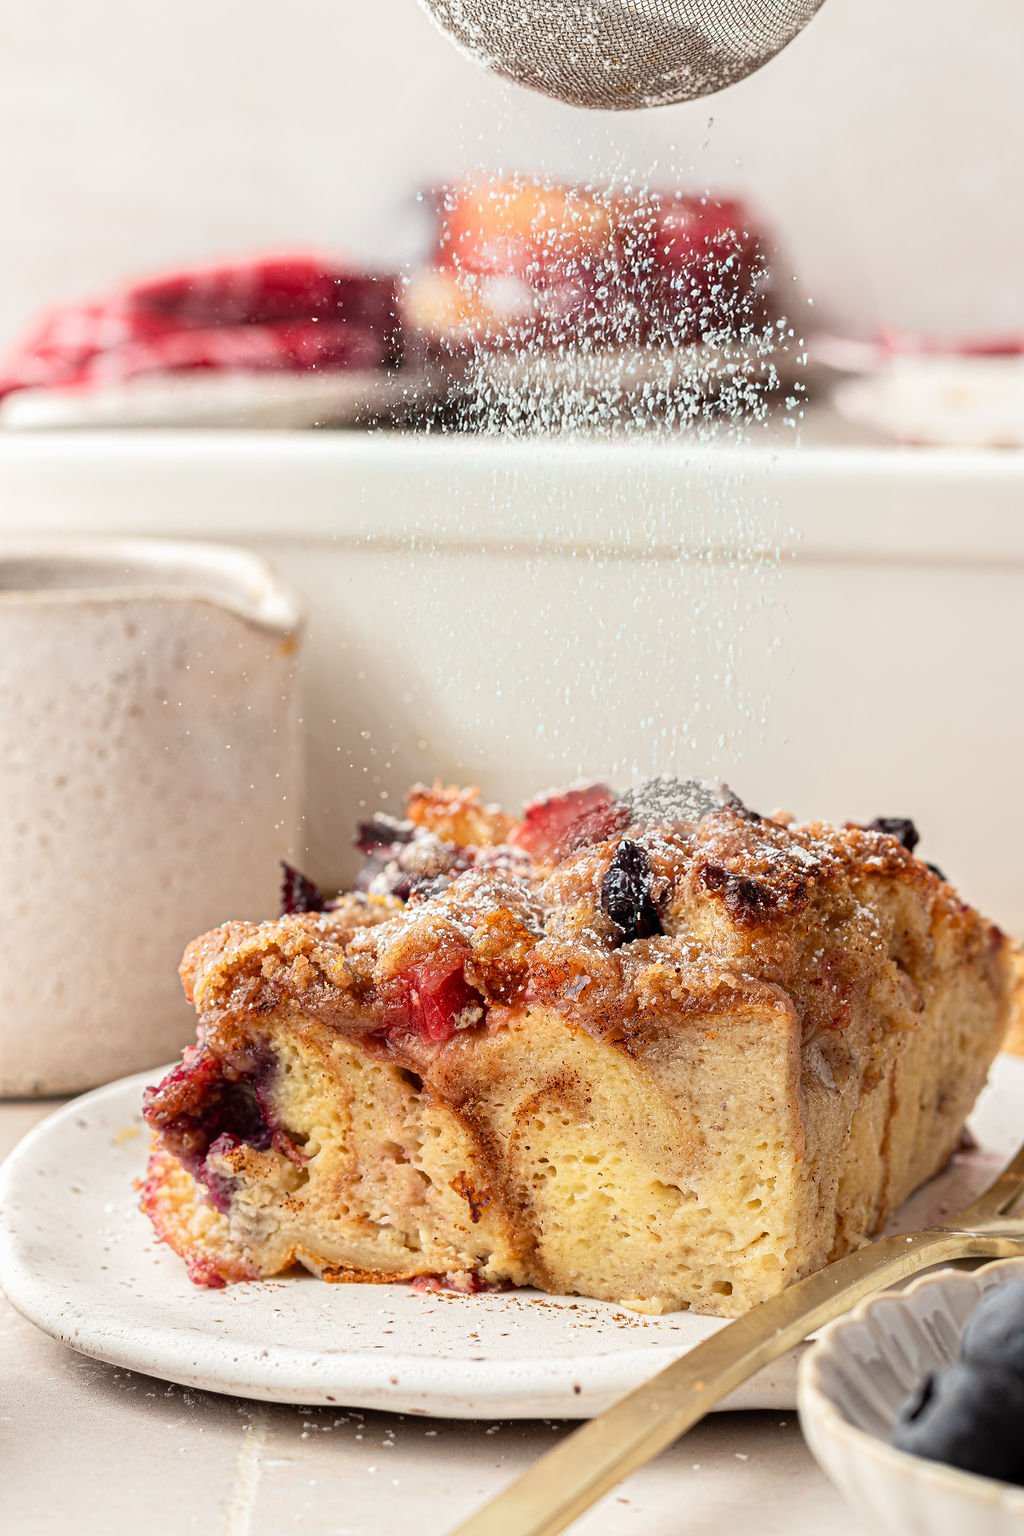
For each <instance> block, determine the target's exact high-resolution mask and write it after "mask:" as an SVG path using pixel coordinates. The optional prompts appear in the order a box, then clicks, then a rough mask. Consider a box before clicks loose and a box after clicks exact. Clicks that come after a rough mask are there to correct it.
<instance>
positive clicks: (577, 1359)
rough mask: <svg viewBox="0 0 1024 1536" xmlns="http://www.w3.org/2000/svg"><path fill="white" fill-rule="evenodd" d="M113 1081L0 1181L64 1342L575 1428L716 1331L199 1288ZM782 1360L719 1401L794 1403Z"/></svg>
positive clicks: (995, 1106)
mask: <svg viewBox="0 0 1024 1536" xmlns="http://www.w3.org/2000/svg"><path fill="white" fill-rule="evenodd" d="M155 1077H156V1074H155V1073H146V1074H144V1075H142V1076H140V1077H134V1078H128V1079H125V1081H123V1082H120V1083H113V1084H111V1085H110V1086H109V1087H107V1088H100V1089H98V1090H97V1091H96V1092H95V1093H90V1094H87V1095H86V1096H85V1097H84V1098H81V1099H77V1100H75V1102H74V1103H72V1104H69V1105H67V1106H66V1107H65V1108H63V1109H61V1110H59V1111H58V1112H57V1113H56V1114H54V1115H51V1116H50V1118H49V1119H47V1120H44V1121H43V1122H42V1123H41V1124H40V1125H38V1126H37V1127H36V1128H35V1130H33V1131H32V1132H30V1133H29V1135H28V1136H27V1137H26V1138H25V1139H24V1141H22V1142H21V1143H20V1145H19V1146H18V1147H17V1148H16V1149H15V1151H14V1152H13V1153H12V1154H11V1156H10V1157H9V1158H8V1159H7V1162H6V1163H5V1164H4V1166H3V1169H2V1170H0V1283H2V1284H3V1287H4V1289H5V1290H6V1292H7V1295H8V1296H9V1298H10V1300H11V1301H12V1302H13V1304H14V1306H15V1307H17V1308H18V1310H19V1311H20V1312H22V1313H24V1315H25V1316H26V1317H27V1318H29V1319H30V1321H32V1322H33V1323H36V1324H37V1325H38V1326H39V1327H40V1328H42V1329H44V1330H45V1331H46V1332H47V1333H50V1334H52V1335H53V1336H54V1337H55V1338H57V1339H60V1340H62V1341H63V1342H64V1343H66V1344H69V1345H71V1347H72V1348H74V1349H78V1350H81V1351H82V1352H83V1353H84V1354H87V1355H92V1356H94V1357H95V1358H97V1359H100V1360H107V1361H109V1362H110V1363H111V1364H113V1365H119V1366H124V1367H127V1368H129V1369H131V1370H136V1371H144V1372H146V1373H148V1374H149V1375H151V1376H161V1377H164V1378H166V1379H168V1380H170V1381H176V1382H180V1383H181V1384H182V1385H185V1386H192V1387H202V1388H206V1389H207V1390H209V1391H214V1392H227V1393H234V1394H237V1395H239V1396H242V1397H254V1398H266V1399H269V1400H270V1401H272V1402H283V1403H303V1404H310V1405H313V1404H325V1403H336V1404H339V1405H344V1406H346V1407H350V1408H382V1409H386V1410H388V1411H390V1412H394V1413H420V1414H434V1415H438V1416H441V1417H447V1418H501V1419H514V1418H537V1417H540V1418H545V1417H551V1418H586V1417H589V1416H590V1415H591V1414H595V1413H599V1412H600V1411H601V1410H602V1409H604V1408H606V1407H608V1405H609V1404H610V1403H612V1402H613V1401H614V1400H615V1399H616V1398H618V1397H620V1396H621V1395H622V1394H623V1393H624V1392H627V1391H629V1390H630V1389H631V1388H632V1387H635V1386H637V1385H639V1384H640V1383H641V1382H642V1381H644V1380H646V1378H647V1377H648V1376H650V1375H652V1374H653V1373H654V1371H656V1370H658V1369H659V1368H660V1367H661V1366H663V1365H667V1364H668V1362H669V1361H670V1360H672V1359H674V1358H675V1357H676V1356H678V1355H680V1354H682V1353H684V1352H685V1351H686V1350H687V1349H688V1348H691V1347H692V1346H693V1345H694V1344H696V1343H698V1342H699V1341H700V1340H701V1339H703V1338H706V1337H707V1336H708V1334H710V1333H712V1332H714V1331H715V1330H716V1329H717V1328H719V1327H721V1324H720V1323H719V1322H717V1321H716V1320H715V1319H713V1318H705V1317H693V1316H690V1315H689V1314H688V1313H674V1314H672V1315H670V1316H668V1317H660V1318H645V1317H637V1316H636V1315H634V1314H633V1313H630V1312H626V1311H623V1310H622V1309H621V1308H619V1307H615V1306H610V1305H606V1304H604V1303H600V1302H588V1301H581V1300H579V1299H577V1298H573V1297H551V1296H541V1295H539V1294H537V1293H534V1292H510V1293H507V1294H498V1295H495V1294H483V1295H479V1296H454V1295H446V1294H435V1295H423V1294H420V1293H418V1292H416V1291H413V1290H411V1289H409V1288H408V1287H406V1286H401V1285H395V1286H373V1285H324V1284H322V1283H321V1282H320V1281H318V1280H314V1279H311V1278H309V1277H307V1276H305V1275H302V1274H295V1275H289V1276H288V1277H287V1278H284V1279H280V1280H269V1281H263V1282H260V1283H256V1282H253V1283H245V1284H242V1285H236V1286H230V1287H229V1288H228V1289H227V1290H222V1291H206V1290H200V1289H197V1288H196V1287H194V1286H193V1285H192V1284H191V1283H190V1281H189V1280H188V1279H187V1278H186V1275H185V1269H184V1266H183V1265H182V1263H181V1261H180V1260H179V1259H178V1258H177V1257H176V1256H175V1255H174V1254H173V1253H171V1252H170V1251H169V1250H168V1249H166V1248H164V1247H162V1246H161V1245H160V1244H158V1243H157V1242H156V1241H155V1240H154V1238H153V1234H152V1231H151V1229H150V1226H149V1223H148V1221H146V1219H145V1218H144V1217H143V1216H142V1215H141V1214H140V1212H139V1211H138V1210H137V1209H136V1202H135V1196H134V1193H133V1188H132V1183H133V1180H135V1179H137V1178H139V1177H140V1176H141V1174H142V1172H143V1169H144V1167H145V1160H146V1149H147V1137H146V1135H145V1133H144V1130H143V1126H142V1121H141V1117H140V1115H139V1102H140V1099H141V1095H142V1088H143V1086H144V1084H145V1083H147V1082H151V1081H154V1080H155ZM1022 1123H1024V1060H1017V1059H1015V1058H1013V1057H1009V1056H1001V1057H1000V1058H999V1060H998V1062H997V1063H996V1067H995V1070H994V1072H993V1077H992V1082H991V1085H990V1086H989V1088H988V1089H987V1090H986V1092H985V1094H984V1096H983V1098H982V1100H981V1102H980V1103H979V1106H978V1111H977V1113H976V1115H975V1116H974V1119H973V1122H972V1125H973V1129H974V1133H975V1136H976V1137H977V1140H978V1142H979V1150H978V1151H975V1152H971V1153H967V1154H963V1155H961V1156H959V1157H958V1158H957V1159H956V1160H955V1162H954V1164H953V1165H952V1166H951V1167H950V1169H949V1170H948V1171H947V1172H946V1173H944V1174H943V1175H942V1176H941V1177H940V1178H938V1179H935V1180H933V1182H932V1183H931V1184H930V1185H929V1186H928V1187H927V1189H926V1190H924V1191H922V1192H921V1193H919V1194H918V1195H916V1196H915V1197H914V1199H913V1200H912V1201H910V1202H908V1204H907V1205H906V1206H905V1207H904V1208H903V1210H902V1211H901V1212H900V1217H899V1222H898V1226H900V1227H903V1228H904V1229H906V1228H909V1227H911V1226H919V1225H923V1224H926V1223H927V1222H928V1221H929V1220H935V1219H937V1217H938V1215H939V1214H940V1213H943V1214H944V1213H947V1212H949V1211H952V1210H953V1209H955V1208H956V1207H957V1206H959V1205H962V1204H963V1203H964V1202H965V1201H966V1200H967V1199H968V1198H969V1197H970V1196H971V1195H973V1193H974V1192H976V1191H977V1190H978V1189H979V1188H980V1187H981V1186H982V1185H984V1184H985V1183H987V1181H988V1180H989V1178H990V1177H991V1176H992V1175H993V1173H994V1172H995V1171H996V1169H997V1168H998V1166H999V1165H1000V1164H1001V1162H1002V1161H1003V1160H1004V1159H1005V1157H1007V1156H1008V1155H1009V1154H1010V1152H1011V1151H1012V1150H1013V1149H1014V1148H1015V1146H1016V1144H1017V1138H1018V1137H1019V1134H1020V1125H1021V1124H1022ZM795 1402H796V1354H795V1353H794V1354H793V1355H791V1356H790V1357H789V1358H788V1359H787V1360H785V1361H781V1362H779V1363H778V1364H777V1365H775V1366H773V1367H772V1368H770V1369H769V1370H768V1371H765V1372H762V1373H761V1375H760V1376H758V1377H756V1378H754V1380H752V1381H751V1382H749V1383H747V1384H746V1386H744V1387H743V1388H741V1389H740V1390H739V1391H738V1392H737V1393H735V1394H734V1395H733V1397H731V1398H730V1399H728V1400H727V1403H726V1405H725V1406H727V1407H733V1408H790V1407H792V1406H793V1405H794V1404H795Z"/></svg>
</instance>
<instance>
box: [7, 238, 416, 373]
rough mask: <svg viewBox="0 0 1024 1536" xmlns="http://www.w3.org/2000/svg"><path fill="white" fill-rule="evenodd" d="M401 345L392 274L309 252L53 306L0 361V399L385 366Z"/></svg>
mask: <svg viewBox="0 0 1024 1536" xmlns="http://www.w3.org/2000/svg"><path fill="white" fill-rule="evenodd" d="M399 345H400V337H399V325H398V285H397V282H396V280H395V279H394V278H393V277H390V276H386V275H382V276H375V275H371V274H367V273H358V272H352V271H349V270H347V269H345V268H341V267H336V266H333V265H331V264H330V263H328V262H325V261H323V260H320V259H318V258H316V257H309V256H282V257H270V258H265V259H262V260H257V261H249V262H239V263H234V264H230V265H222V266H217V267H210V268H206V269H203V270H199V271H194V272H179V273H173V274H171V275H169V276H167V277H162V278H157V279H155V280H151V281H147V282H142V283H138V284H135V285H133V286H131V287H129V288H127V289H125V290H123V291H122V292H120V293H116V294H112V295H111V296H110V297H109V298H104V299H98V300H94V301H92V302H89V303H82V304H76V305H68V306H66V307H62V308H59V309H54V310H52V311H51V312H50V313H49V314H47V315H45V316H44V317H43V319H42V320H41V321H40V322H39V324H38V325H37V326H36V327H35V329H34V330H33V331H32V332H31V333H30V334H29V335H28V336H27V337H25V339H24V340H23V341H22V342H21V343H20V344H19V345H18V346H17V347H16V348H15V349H14V350H13V352H11V353H10V354H9V355H8V356H7V357H6V358H4V359H3V360H2V361H0V399H2V398H3V396H4V395H6V394H10V393H11V392H12V391H13V390H16V389H46V388H61V389H67V388H74V387H80V388H83V389H88V388H90V387H91V386H93V385H98V384H111V383H119V382H121V381H122V380H124V379H129V378H133V377H136V376H138V375H139V374H144V373H166V372H173V373H180V372H184V371H189V370H195V369H225V370H227V369H231V370H235V371H239V370H241V371H245V372H251V371H263V370H269V369H278V370H286V371H287V370H291V371H302V370H309V369H318V370H324V371H326V370H331V369H374V368H385V367H388V366H389V365H391V364H393V363H394V362H396V361H397V359H398V350H399Z"/></svg>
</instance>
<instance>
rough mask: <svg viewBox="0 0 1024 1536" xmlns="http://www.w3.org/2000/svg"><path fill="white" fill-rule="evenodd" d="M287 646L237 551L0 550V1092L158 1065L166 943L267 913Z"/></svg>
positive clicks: (170, 964) (51, 1089)
mask: <svg viewBox="0 0 1024 1536" xmlns="http://www.w3.org/2000/svg"><path fill="white" fill-rule="evenodd" d="M299 632H300V620H299V614H298V610H297V607H296V604H295V601H294V600H293V599H292V597H291V596H290V594H289V593H288V592H287V591H286V590H285V589H284V588H283V587H282V586H281V585H280V584H279V583H278V582H277V581H276V579H275V578H274V577H273V575H272V574H271V572H270V571H269V569H268V568H267V567H266V566H265V565H264V564H263V563H262V561H260V560H259V559H257V558H256V557H254V556H253V555H250V554H248V553H245V552H243V551H242V550H237V549H232V548H228V547H222V546H216V545H205V544H187V543H163V542H156V541H138V542H123V541H108V540H102V539H95V540H90V541H89V542H88V543H80V542H66V541H59V542H50V543H38V544H32V545H27V544H24V543H7V544H4V545H0V908H2V912H3V929H4V942H3V944H2V945H0V1093H2V1094H5V1095H16V1094H17V1095H23V1094H47V1093H58V1092H60V1093H66V1092H70V1091H72V1090H77V1089H81V1088H86V1087H89V1086H92V1085H94V1084H96V1083H101V1082H105V1081H108V1080H110V1079H112V1078H114V1077H120V1076H122V1075H124V1074H125V1073H129V1072H134V1071H138V1070H141V1069H143V1068H147V1067H152V1066H154V1065H157V1064H159V1063H160V1062H162V1061H164V1060H167V1059H169V1058H171V1057H173V1056H175V1055H176V1054H177V1053H178V1051H179V1050H180V1048H181V1046H182V1045H183V1044H184V1043H185V1042H186V1041H187V1040H188V1039H189V1037H190V1035H191V1034H192V1031H193V1030H194V1018H192V1017H191V1016H190V1010H189V1009H188V1007H187V1006H186V1004H185V1001H184V998H183V995H182V991H181V984H180V982H179V980H178V976H177V967H178V963H179V961H180V958H181V953H182V950H183V948H184V946H185V944H186V943H187V942H188V941H189V940H190V939H192V938H193V937H195V935H197V934H199V933H202V932H204V931H205V930H206V929H208V928H211V927H214V926H216V925H217V924H219V923H222V922H224V921H226V920H227V919H229V918H241V917H244V918H261V917H267V916H273V915H276V910H277V891H278V874H279V871H278V860H279V859H280V858H283V857H287V856H288V855H289V853H290V852H291V849H292V845H293V841H294V838H295V836H296V833H297V830H298V823H299V819H300V815H301V805H300V796H301V791H302V784H301V774H302V762H301V748H300V742H299V736H298V717H297V705H296V696H295V672H296V662H297V650H298V640H299Z"/></svg>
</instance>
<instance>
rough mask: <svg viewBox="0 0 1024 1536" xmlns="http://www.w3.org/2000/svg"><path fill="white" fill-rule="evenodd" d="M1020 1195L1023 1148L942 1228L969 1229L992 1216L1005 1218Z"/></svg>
mask: <svg viewBox="0 0 1024 1536" xmlns="http://www.w3.org/2000/svg"><path fill="white" fill-rule="evenodd" d="M1022 1194H1024V1146H1021V1147H1020V1148H1019V1150H1018V1152H1017V1155H1016V1157H1014V1158H1013V1159H1012V1161H1011V1162H1009V1163H1007V1165H1006V1167H1005V1168H1004V1169H1003V1171H1002V1173H1001V1174H1000V1175H999V1176H998V1178H996V1179H994V1180H993V1181H992V1183H991V1184H990V1185H989V1186H988V1188H987V1189H986V1190H985V1191H984V1192H983V1193H982V1194H980V1195H979V1196H978V1198H977V1200H973V1201H972V1202H971V1204H970V1205H969V1206H967V1207H966V1209H965V1210H962V1211H957V1213H956V1214H955V1215H954V1216H951V1217H950V1218H949V1220H948V1221H946V1222H944V1223H943V1226H946V1227H968V1228H969V1227H972V1226H974V1225H976V1224H977V1223H978V1222H979V1221H987V1220H989V1219H990V1218H991V1217H993V1216H1005V1215H1006V1213H1007V1211H1009V1210H1010V1209H1011V1208H1012V1207H1013V1206H1014V1205H1016V1203H1017V1201H1018V1200H1019V1199H1020V1197H1021V1195H1022Z"/></svg>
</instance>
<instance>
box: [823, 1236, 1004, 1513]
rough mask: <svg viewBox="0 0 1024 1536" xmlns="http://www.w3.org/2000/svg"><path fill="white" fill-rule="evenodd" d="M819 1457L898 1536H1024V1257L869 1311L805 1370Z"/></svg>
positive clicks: (924, 1287) (923, 1284) (931, 1284)
mask: <svg viewBox="0 0 1024 1536" xmlns="http://www.w3.org/2000/svg"><path fill="white" fill-rule="evenodd" d="M799 1403H800V1423H801V1426H802V1428H803V1431H804V1435H805V1436H806V1439H807V1442H808V1444H809V1446H810V1448H811V1450H812V1452H813V1453H814V1456H815V1458H816V1459H817V1461H818V1462H819V1464H820V1465H821V1467H822V1468H823V1469H824V1471H825V1472H826V1473H827V1474H828V1476H829V1477H830V1478H831V1479H832V1481H833V1482H834V1483H835V1484H836V1486H837V1487H838V1488H839V1489H840V1491H841V1492H842V1493H844V1494H845V1495H846V1497H847V1498H848V1499H849V1501H850V1502H851V1504H853V1505H854V1506H855V1507H856V1508H857V1509H858V1510H859V1511H860V1513H861V1514H862V1515H864V1517H865V1519H866V1521H867V1523H868V1529H871V1530H877V1531H884V1532H891V1533H892V1536H963V1533H965V1532H970V1536H1010V1533H1015V1536H1022V1533H1024V1259H1008V1260H1005V1261H1002V1262H1000V1263H996V1264H987V1265H985V1266H984V1267H983V1268H981V1269H973V1270H971V1269H967V1268H956V1269H947V1270H943V1271H941V1272H940V1273H939V1274H935V1275H929V1276H927V1277H926V1278H924V1279H922V1280H917V1281H915V1282H914V1284H912V1285H910V1286H908V1287H907V1288H906V1289H905V1290H901V1291H894V1292H886V1293H885V1294H884V1295H881V1296H875V1297H873V1298H871V1299H870V1300H868V1301H865V1302H862V1303H861V1305H860V1306H859V1307H857V1308H856V1309H855V1310H854V1311H853V1312H851V1313H850V1314H849V1315H848V1316H846V1317H843V1318H840V1319H839V1321H838V1322H835V1323H833V1324H832V1325H831V1327H829V1328H827V1329H825V1330H824V1332H823V1333H822V1335H821V1337H820V1339H819V1341H818V1343H817V1345H816V1347H815V1348H814V1349H812V1350H810V1351H809V1352H808V1353H807V1354H806V1355H805V1357H804V1359H803V1362H802V1364H801V1370H800V1387H799Z"/></svg>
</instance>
